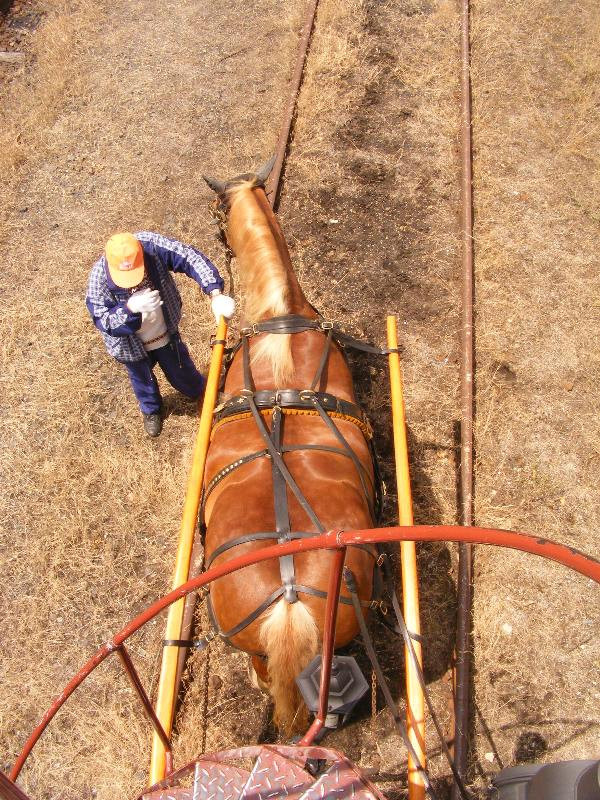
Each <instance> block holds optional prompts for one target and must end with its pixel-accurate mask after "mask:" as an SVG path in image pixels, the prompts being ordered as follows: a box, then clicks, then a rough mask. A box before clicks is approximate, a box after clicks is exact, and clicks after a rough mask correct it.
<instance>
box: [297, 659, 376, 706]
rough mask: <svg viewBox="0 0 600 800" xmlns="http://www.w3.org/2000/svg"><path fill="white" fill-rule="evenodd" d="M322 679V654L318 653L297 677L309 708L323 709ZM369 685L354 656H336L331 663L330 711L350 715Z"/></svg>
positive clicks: (328, 701) (328, 704)
mask: <svg viewBox="0 0 600 800" xmlns="http://www.w3.org/2000/svg"><path fill="white" fill-rule="evenodd" d="M320 681H321V656H315V658H313V660H312V661H311V662H310V664H309V665H308V666H307V667H306V668H305V669H304V670H302V672H301V673H300V675H298V677H297V678H296V683H297V684H298V688H299V689H300V694H301V695H302V697H303V698H304V702H305V703H306V705H307V707H308V709H309V711H313V712H315V711H318V709H319V684H320ZM368 690H369V684H368V683H367V681H366V680H365V677H364V675H363V674H362V672H361V671H360V667H359V666H358V664H357V663H356V661H355V659H354V658H352V656H334V658H333V660H332V662H331V681H330V683H329V697H328V699H327V711H328V712H329V714H338V715H342V716H345V715H346V714H349V713H350V712H351V711H352V709H353V708H354V706H355V705H356V704H357V703H358V701H359V700H360V699H361V697H363V695H364V694H365V693H366V692H368Z"/></svg>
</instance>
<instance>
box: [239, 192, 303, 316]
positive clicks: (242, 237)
mask: <svg viewBox="0 0 600 800" xmlns="http://www.w3.org/2000/svg"><path fill="white" fill-rule="evenodd" d="M228 238H229V242H230V244H231V246H232V249H233V251H234V253H235V255H236V258H237V261H238V266H239V271H240V277H241V280H242V283H243V285H244V298H245V310H246V317H247V318H248V321H250V322H258V321H260V320H262V319H268V318H269V317H276V316H282V315H284V314H303V315H304V316H308V317H316V313H315V311H314V309H313V308H312V306H311V305H310V303H308V301H307V300H306V298H305V296H304V293H303V291H302V289H301V288H300V284H299V283H298V280H297V278H296V275H295V274H294V271H293V269H292V264H291V260H290V254H289V251H288V248H287V244H286V241H285V239H284V236H283V233H282V231H281V228H280V226H279V223H278V221H277V218H276V217H275V215H274V214H273V211H272V210H271V206H270V205H269V201H268V200H267V196H266V194H265V192H264V190H263V189H262V188H260V187H255V188H254V187H251V186H244V187H241V188H240V189H238V190H237V192H236V193H235V194H234V196H233V198H232V203H231V209H230V213H229V218H228Z"/></svg>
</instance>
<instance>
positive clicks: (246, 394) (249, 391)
mask: <svg viewBox="0 0 600 800" xmlns="http://www.w3.org/2000/svg"><path fill="white" fill-rule="evenodd" d="M240 397H254V392H253V391H252V389H240Z"/></svg>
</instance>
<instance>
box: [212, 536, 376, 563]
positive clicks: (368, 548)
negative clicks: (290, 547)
mask: <svg viewBox="0 0 600 800" xmlns="http://www.w3.org/2000/svg"><path fill="white" fill-rule="evenodd" d="M314 535H315V532H314V531H291V532H290V533H289V534H288V536H287V538H286V539H285V541H288V542H289V541H294V540H295V539H310V538H311V537H312V536H314ZM265 539H271V540H274V539H278V536H277V533H276V532H275V531H260V532H257V533H246V534H245V535H244V536H236V538H235V539H229V541H227V542H224V543H223V544H222V545H219V547H217V548H216V549H215V550H214V552H213V553H211V556H210V558H209V559H208V560H207V562H206V569H208V568H209V567H210V566H211V564H212V563H213V561H214V560H215V559H216V558H218V557H219V556H220V555H223V553H226V552H227V551H228V550H231V549H232V548H233V547H237V546H238V545H240V544H249V543H250V542H260V541H264V540H265ZM348 546H349V547H355V548H357V549H358V550H364V551H365V553H368V554H369V555H370V556H372V557H373V558H375V559H377V557H378V556H377V551H376V550H375V548H374V547H373V545H370V544H351V545H348Z"/></svg>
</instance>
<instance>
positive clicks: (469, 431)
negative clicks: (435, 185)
mask: <svg viewBox="0 0 600 800" xmlns="http://www.w3.org/2000/svg"><path fill="white" fill-rule="evenodd" d="M460 45H461V168H462V174H461V201H462V202H461V206H462V208H461V239H462V264H463V268H462V311H461V368H460V396H461V424H460V522H461V523H462V524H463V525H471V524H472V522H473V372H474V351H473V285H474V275H473V175H472V145H471V80H470V45H469V0H462V2H461V42H460ZM472 571H473V550H472V546H471V545H470V544H466V543H462V544H460V545H459V553H458V586H457V595H458V597H457V600H458V612H457V619H456V646H455V650H456V665H455V697H454V760H455V763H456V768H457V770H458V774H459V775H460V776H461V778H463V780H464V779H465V777H466V773H467V767H468V763H467V762H468V751H469V701H470V680H471V678H470V674H471V670H470V666H471V609H472V580H473V576H472ZM452 798H453V800H458V798H459V794H458V790H457V788H456V787H454V788H453V790H452Z"/></svg>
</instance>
